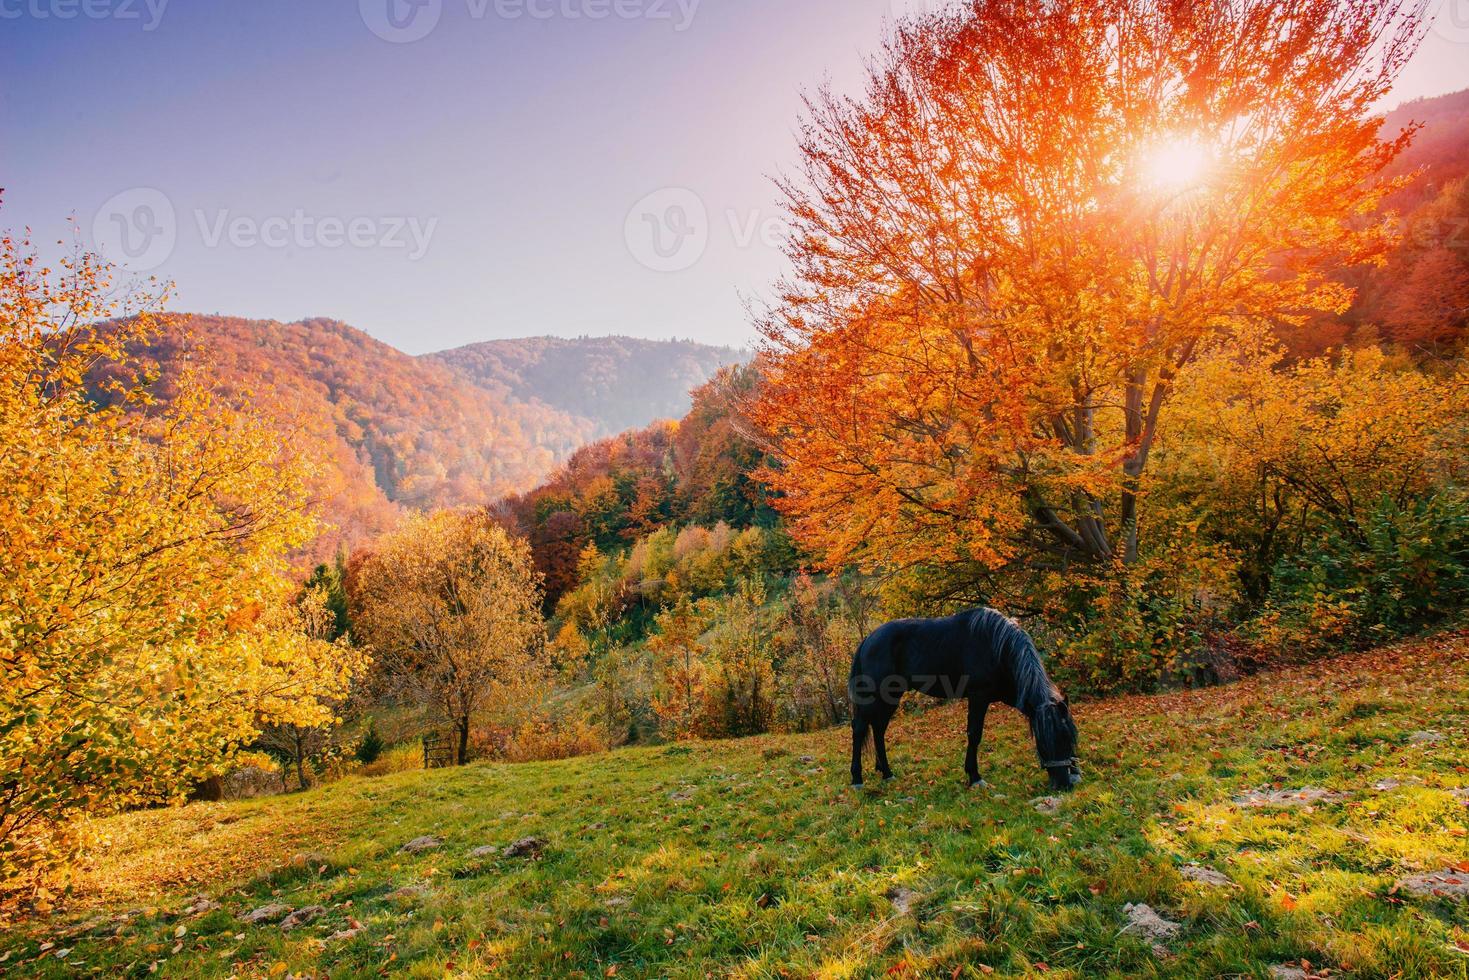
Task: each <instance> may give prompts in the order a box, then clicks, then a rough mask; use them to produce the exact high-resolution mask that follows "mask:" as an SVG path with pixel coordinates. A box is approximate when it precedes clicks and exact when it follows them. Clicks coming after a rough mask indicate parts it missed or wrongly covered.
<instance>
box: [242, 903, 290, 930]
mask: <svg viewBox="0 0 1469 980" xmlns="http://www.w3.org/2000/svg"><path fill="white" fill-rule="evenodd" d="M290 914H291V907H290V906H289V905H282V904H281V903H280V902H271V903H270V904H269V905H262V906H260V908H258V909H255V910H254V911H251V912H246V913H245V914H244V915H242V916H240V921H241V922H243V923H245V924H246V925H251V926H258V925H261V924H263V923H268V922H279V921H280V920H282V919H284V918H285V917H286V916H288V915H290Z"/></svg>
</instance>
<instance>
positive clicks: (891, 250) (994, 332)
mask: <svg viewBox="0 0 1469 980" xmlns="http://www.w3.org/2000/svg"><path fill="white" fill-rule="evenodd" d="M1422 27H1423V10H1422V7H1421V5H1419V4H1416V3H1403V2H1397V0H1376V2H1354V3H1341V2H1337V0H1286V2H1277V0H1208V2H1193V0H1189V2H1156V0H1084V2H1083V0H1056V2H1052V3H1045V4H1035V3H1022V2H1018V0H972V2H968V3H964V4H959V5H951V7H950V9H948V10H946V11H945V12H943V13H938V14H930V15H927V16H923V17H919V18H916V19H911V20H906V21H903V22H900V23H899V24H897V25H896V26H895V27H894V28H893V30H892V32H891V34H890V36H889V38H888V40H887V41H886V43H885V46H884V47H883V49H882V51H881V53H880V54H879V55H878V56H877V57H876V58H874V59H873V60H872V61H871V62H870V63H869V67H868V76H867V79H866V88H865V91H864V92H863V93H862V94H861V95H860V96H858V97H850V98H849V97H843V96H841V95H838V94H836V93H833V92H831V91H829V90H823V91H821V92H819V93H818V94H816V95H814V96H813V97H811V98H810V99H808V101H807V114H806V117H805V120H804V122H803V126H802V129H801V134H800V167H799V171H798V172H797V173H796V174H794V175H791V176H788V177H787V178H784V179H783V180H782V181H781V185H782V189H783V191H784V193H785V196H786V198H787V204H788V208H789V211H790V214H791V220H792V224H793V232H792V235H791V238H790V242H789V245H788V249H787V251H788V255H789V258H790V260H791V262H792V265H793V271H792V273H791V274H790V275H789V276H788V277H787V278H786V279H785V280H783V281H782V282H781V283H780V284H779V291H778V297H777V299H776V300H775V301H774V302H772V303H771V304H770V305H769V306H768V307H767V308H766V309H765V310H764V311H763V313H762V318H761V321H762V322H761V327H762V330H763V333H764V335H765V337H766V339H767V343H766V350H765V360H766V365H767V375H768V376H767V380H766V383H765V385H764V388H763V390H762V392H761V393H760V396H759V398H758V400H757V402H756V404H754V406H753V409H752V410H753V414H754V417H755V420H756V422H757V423H758V424H759V425H760V427H761V428H762V429H763V430H764V431H765V432H766V433H768V434H769V435H770V436H771V437H772V442H773V443H774V444H775V445H776V446H778V449H779V460H780V461H779V464H778V465H776V466H774V467H772V468H771V470H770V471H769V472H768V474H767V477H768V479H769V480H770V482H771V483H772V484H773V485H774V486H775V488H776V489H778V490H779V491H780V493H781V494H782V495H783V499H782V506H783V507H784V509H785V511H786V513H787V515H788V516H789V517H790V518H791V519H792V523H793V526H794V528H795V531H796V533H797V534H798V536H799V537H800V538H801V539H802V540H803V541H804V542H805V543H806V544H808V545H810V546H812V547H814V548H815V549H817V550H818V551H820V552H821V553H823V554H824V555H825V556H826V557H827V558H828V559H829V560H830V561H831V562H832V563H833V564H836V563H842V562H848V561H856V562H860V563H863V564H867V565H872V566H882V567H887V568H909V567H915V566H927V567H935V566H938V567H944V566H948V567H966V568H970V569H977V570H979V571H978V572H977V575H978V578H979V581H980V584H979V587H978V591H979V592H981V593H982V594H985V595H992V594H994V591H995V589H996V588H998V586H997V584H996V583H997V582H1000V581H1002V580H1005V577H1004V576H999V577H996V576H997V573H1001V572H1005V571H1014V570H1021V569H1023V570H1028V571H1035V570H1040V573H1041V574H1043V575H1045V576H1049V580H1050V581H1053V582H1054V580H1055V577H1056V576H1058V575H1059V576H1061V577H1062V578H1063V579H1064V578H1066V577H1068V576H1072V575H1077V576H1082V577H1090V578H1091V579H1092V580H1093V581H1095V580H1096V577H1097V576H1103V577H1105V576H1107V575H1110V574H1112V572H1113V571H1114V570H1125V569H1127V568H1129V567H1131V566H1133V565H1134V564H1136V563H1138V562H1139V561H1140V560H1143V559H1145V558H1146V557H1147V554H1148V551H1149V547H1150V545H1149V541H1148V537H1147V531H1148V525H1147V522H1146V520H1145V501H1146V495H1147V490H1148V484H1147V479H1148V463H1149V456H1150V453H1151V452H1152V450H1153V448H1154V445H1155V442H1156V440H1157V438H1158V433H1159V428H1160V426H1161V425H1162V424H1163V423H1164V420H1165V418H1166V414H1167V406H1168V401H1169V396H1170V390H1171V387H1172V385H1173V384H1174V382H1175V379H1176V378H1177V377H1178V375H1179V373H1180V372H1181V371H1183V370H1185V369H1186V368H1187V367H1188V366H1189V365H1190V363H1191V362H1192V361H1193V360H1194V359H1195V357H1196V356H1197V355H1198V354H1199V352H1200V351H1201V349H1203V347H1204V346H1205V345H1206V344H1207V343H1208V341H1209V339H1210V338H1211V337H1212V336H1214V335H1216V334H1219V333H1221V332H1224V331H1227V330H1229V329H1230V328H1231V327H1233V326H1236V325H1239V324H1241V323H1245V322H1252V323H1259V322H1265V323H1276V324H1302V323H1305V322H1307V320H1308V319H1309V318H1312V317H1315V316H1319V315H1321V314H1323V313H1325V314H1332V313H1339V312H1341V311H1343V310H1344V309H1345V308H1346V307H1347V305H1348V303H1349V301H1350V299H1351V294H1350V291H1349V290H1348V289H1347V288H1346V287H1344V286H1342V285H1341V284H1340V283H1339V282H1337V281H1336V280H1335V279H1334V278H1333V276H1332V273H1333V272H1334V271H1335V270H1338V269H1340V268H1342V267H1344V266H1351V265H1354V264H1361V263H1377V262H1380V261H1381V259H1382V257H1383V255H1384V250H1385V248H1386V247H1387V246H1388V244H1389V243H1390V239H1391V236H1390V233H1389V231H1388V229H1387V226H1386V223H1385V222H1384V221H1382V220H1381V219H1380V218H1379V217H1378V216H1377V215H1378V210H1379V206H1380V204H1381V202H1382V198H1383V195H1384V194H1385V193H1386V191H1387V190H1388V189H1389V186H1388V184H1387V183H1386V182H1385V181H1381V180H1378V179H1377V175H1378V174H1379V172H1380V171H1381V170H1382V168H1383V167H1384V166H1385V165H1386V164H1387V163H1388V162H1390V161H1391V160H1392V159H1393V157H1394V156H1395V155H1396V154H1398V153H1399V152H1400V151H1401V150H1402V149H1403V147H1404V146H1405V145H1406V143H1407V141H1408V140H1409V139H1410V138H1411V136H1412V133H1411V132H1404V133H1397V134H1389V135H1388V136H1387V138H1386V139H1384V138H1382V137H1381V136H1380V134H1379V127H1380V122H1379V121H1377V120H1374V118H1373V117H1372V113H1373V111H1374V107H1376V106H1377V105H1378V104H1379V102H1380V101H1381V100H1382V98H1383V97H1384V96H1385V95H1386V94H1387V93H1388V92H1389V90H1390V88H1391V85H1392V82H1393V80H1394V78H1395V76H1396V75H1397V73H1398V72H1399V70H1400V69H1401V68H1402V66H1403V65H1404V63H1405V61H1406V60H1407V59H1408V58H1409V57H1410V56H1411V54H1412V52H1413V51H1414V50H1415V48H1416V45H1417V43H1418V41H1419V40H1420V38H1421V35H1422ZM1011 581H1013V579H1011Z"/></svg>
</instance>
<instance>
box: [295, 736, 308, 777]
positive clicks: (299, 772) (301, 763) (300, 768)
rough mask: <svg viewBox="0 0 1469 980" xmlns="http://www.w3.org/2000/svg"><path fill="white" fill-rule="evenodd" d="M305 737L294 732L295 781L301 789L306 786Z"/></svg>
mask: <svg viewBox="0 0 1469 980" xmlns="http://www.w3.org/2000/svg"><path fill="white" fill-rule="evenodd" d="M305 742H306V739H305V737H304V736H302V734H301V733H300V732H299V731H298V732H297V733H296V782H297V783H298V784H299V785H300V788H301V789H303V790H304V789H305V788H306V745H305Z"/></svg>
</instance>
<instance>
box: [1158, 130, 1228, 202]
mask: <svg viewBox="0 0 1469 980" xmlns="http://www.w3.org/2000/svg"><path fill="white" fill-rule="evenodd" d="M1141 162H1142V177H1143V180H1144V181H1146V182H1147V183H1148V184H1149V185H1150V186H1153V187H1156V188H1158V189H1160V190H1166V191H1186V190H1191V189H1192V188H1195V187H1198V186H1200V185H1201V184H1203V183H1205V182H1206V181H1207V180H1208V179H1209V175H1210V172H1211V170H1212V169H1213V165H1214V160H1213V156H1212V154H1210V152H1209V148H1208V147H1207V146H1205V145H1204V144H1203V143H1202V142H1200V141H1199V140H1197V139H1195V138H1192V137H1187V136H1178V137H1172V138H1169V139H1165V140H1162V141H1160V142H1158V143H1155V144H1153V145H1152V146H1151V147H1148V148H1145V149H1144V151H1143V154H1142V161H1141Z"/></svg>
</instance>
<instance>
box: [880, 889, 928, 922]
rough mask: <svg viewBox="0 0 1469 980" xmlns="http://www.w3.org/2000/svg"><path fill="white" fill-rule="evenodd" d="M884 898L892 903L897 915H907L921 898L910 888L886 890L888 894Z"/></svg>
mask: <svg viewBox="0 0 1469 980" xmlns="http://www.w3.org/2000/svg"><path fill="white" fill-rule="evenodd" d="M884 897H886V898H887V900H888V901H889V902H892V903H893V908H894V909H896V910H897V913H898V914H899V915H907V914H908V913H910V912H912V911H913V906H915V905H917V904H918V902H919V900H920V899H921V898H922V897H923V896H921V895H919V894H918V893H917V892H915V891H913V890H912V889H911V888H901V887H898V888H890V889H888V893H887V895H886V896H884Z"/></svg>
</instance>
